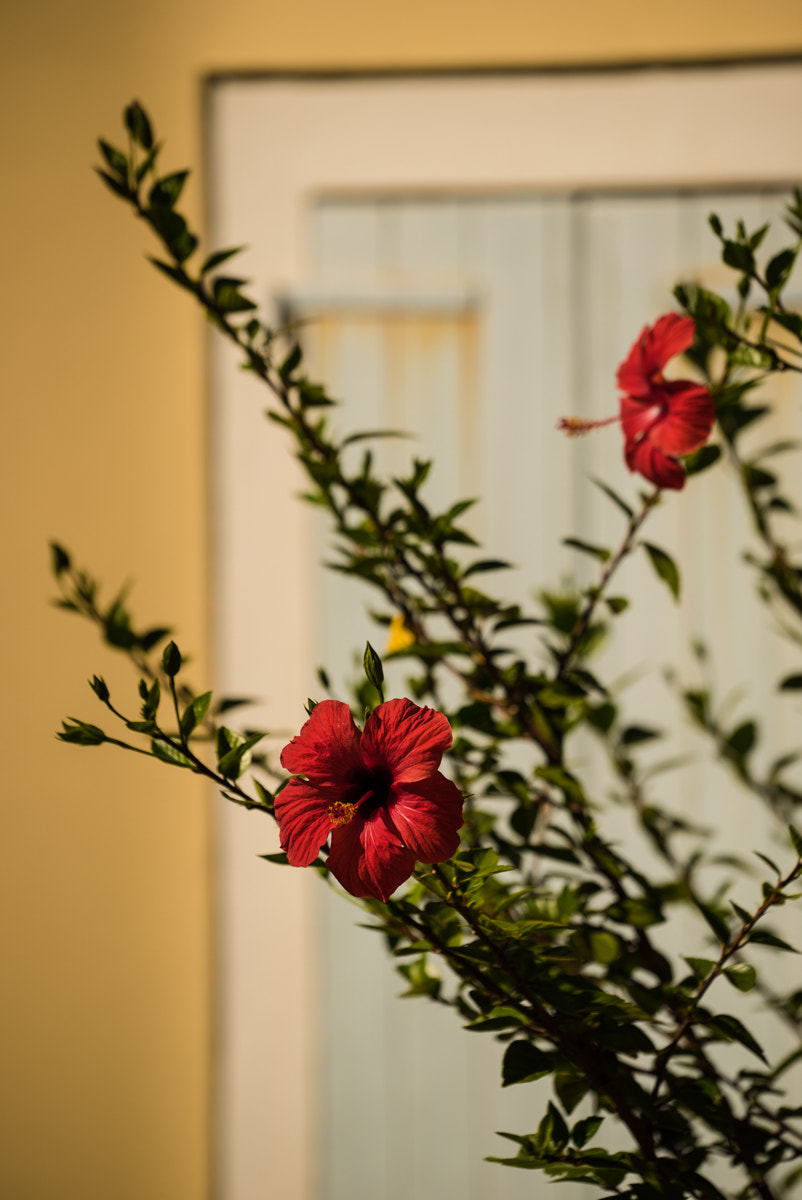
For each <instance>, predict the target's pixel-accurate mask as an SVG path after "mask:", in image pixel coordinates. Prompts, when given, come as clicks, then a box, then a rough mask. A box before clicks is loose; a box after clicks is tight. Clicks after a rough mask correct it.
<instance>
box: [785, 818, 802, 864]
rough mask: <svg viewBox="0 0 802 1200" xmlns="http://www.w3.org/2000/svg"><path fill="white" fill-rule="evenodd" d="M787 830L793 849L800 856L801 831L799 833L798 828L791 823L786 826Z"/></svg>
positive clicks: (801, 844)
mask: <svg viewBox="0 0 802 1200" xmlns="http://www.w3.org/2000/svg"><path fill="white" fill-rule="evenodd" d="M788 832H789V834H790V835H791V842H792V844H793V847H794V850H796V852H797V854H798V855H799V857H800V858H802V833H800V832H799V830H798V829H796V828H795V827H794V826H793V825H789V826H788Z"/></svg>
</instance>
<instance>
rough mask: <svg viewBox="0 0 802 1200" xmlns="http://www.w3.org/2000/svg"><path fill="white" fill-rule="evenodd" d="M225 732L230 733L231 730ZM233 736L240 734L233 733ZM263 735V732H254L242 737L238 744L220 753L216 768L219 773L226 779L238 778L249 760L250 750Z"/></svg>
mask: <svg viewBox="0 0 802 1200" xmlns="http://www.w3.org/2000/svg"><path fill="white" fill-rule="evenodd" d="M227 732H228V733H229V734H231V730H228V731H227ZM233 736H234V737H239V736H240V735H239V734H234V735H233ZM264 736H265V735H264V734H263V733H255V734H253V736H252V737H249V738H244V739H243V740H242V741H241V742H240V743H239V744H238V745H235V746H233V747H232V748H231V749H230V750H228V751H227V752H226V753H225V754H223V755H221V756H220V757H219V759H218V761H217V769H218V771H219V772H220V774H221V775H225V777H226V779H237V778H239V776H240V775H241V774H242V772H243V771H244V770H245V768H246V767H247V765H248V762H249V761H250V752H251V750H252V749H253V747H254V746H255V745H256V744H257V742H261V740H262V738H263V737H264Z"/></svg>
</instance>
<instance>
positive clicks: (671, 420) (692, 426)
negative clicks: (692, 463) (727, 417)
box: [649, 379, 716, 458]
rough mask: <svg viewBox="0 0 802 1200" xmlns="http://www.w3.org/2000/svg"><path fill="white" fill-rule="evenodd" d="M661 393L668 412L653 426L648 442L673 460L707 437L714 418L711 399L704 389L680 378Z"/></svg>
mask: <svg viewBox="0 0 802 1200" xmlns="http://www.w3.org/2000/svg"><path fill="white" fill-rule="evenodd" d="M664 390H665V392H666V395H667V396H668V412H667V413H666V415H665V416H664V417H662V418H661V419H660V420H659V421H658V422H656V423H655V425H654V427H653V428H652V430H651V432H650V434H649V440H650V441H651V442H652V443H653V444H654V445H655V446H657V447H658V449H660V450H662V451H663V453H664V454H670V455H672V456H673V457H675V458H676V457H678V456H679V455H682V454H691V453H692V452H693V451H694V450H698V449H699V447H700V446H703V445H704V444H705V442H706V441H707V439H708V438H709V437H710V433H711V430H712V428H713V422H714V421H715V419H716V407H715V405H714V403H713V397H712V396H711V395H710V392H708V390H707V388H703V387H701V386H700V385H699V384H696V383H689V382H688V381H687V380H684V379H683V380H676V381H675V382H674V383H670V384H667V385H666V387H665V389H664Z"/></svg>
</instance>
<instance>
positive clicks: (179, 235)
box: [147, 205, 198, 263]
mask: <svg viewBox="0 0 802 1200" xmlns="http://www.w3.org/2000/svg"><path fill="white" fill-rule="evenodd" d="M147 218H148V221H149V222H150V224H151V225H152V227H153V229H154V230H155V231H156V233H157V234H158V235H159V237H160V238H161V239H162V241H163V242H164V244H165V246H167V249H168V250H169V251H170V253H171V254H172V255H173V257H174V258H175V259H177V261H178V262H179V263H182V262H184V261H185V260H186V259H188V258H189V256H190V254H192V252H193V250H194V249H195V247H196V246H197V244H198V239H197V238H196V237H195V235H194V233H191V232H190V231H189V229H188V227H187V223H186V221H185V220H184V218H183V217H182V216H181V215H180V214H179V213H177V212H174V211H173V209H172V208H166V207H163V206H161V205H152V206H151V207H150V208H149V209H148V210H147Z"/></svg>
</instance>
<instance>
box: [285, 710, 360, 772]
mask: <svg viewBox="0 0 802 1200" xmlns="http://www.w3.org/2000/svg"><path fill="white" fill-rule="evenodd" d="M359 742H360V733H359V730H358V729H357V727H356V725H355V724H354V718H353V717H352V716H351V710H350V709H349V707H348V705H347V704H343V703H342V701H340V700H323V701H321V703H320V704H316V705H315V707H314V708H313V709H312V713H311V715H310V717H309V720H308V721H307V722H306V724H305V725H304V726H303V728H302V729H301V732H300V733H299V734H298V735H297V737H294V738H293V739H292V741H291V742H290V743H289V744H288V745H286V746H285V747H284V749H283V750H282V751H281V765H282V766H283V767H284V769H285V770H287V771H290V772H291V773H292V774H293V775H306V776H307V777H308V778H309V779H312V780H315V781H316V782H321V783H327V782H331V783H335V784H339V785H342V784H344V783H346V782H347V781H348V780H349V779H352V778H353V777H354V775H355V774H357V773H358V772H359V771H361V770H362V769H363V764H362V755H361V753H360V749H359Z"/></svg>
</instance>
